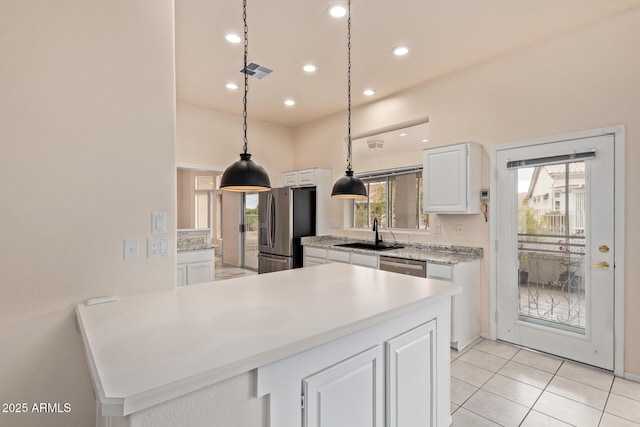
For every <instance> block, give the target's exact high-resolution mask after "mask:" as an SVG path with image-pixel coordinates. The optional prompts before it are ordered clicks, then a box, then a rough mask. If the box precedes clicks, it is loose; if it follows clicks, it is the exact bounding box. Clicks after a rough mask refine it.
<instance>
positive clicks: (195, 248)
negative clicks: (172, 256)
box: [177, 243, 218, 252]
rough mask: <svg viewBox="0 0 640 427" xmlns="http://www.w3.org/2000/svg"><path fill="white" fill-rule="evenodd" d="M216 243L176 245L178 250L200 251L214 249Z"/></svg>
mask: <svg viewBox="0 0 640 427" xmlns="http://www.w3.org/2000/svg"><path fill="white" fill-rule="evenodd" d="M217 247H218V245H213V244H211V243H209V244H208V245H207V244H203V245H191V246H182V247H180V246H178V249H177V250H178V252H187V251H202V250H205V249H215V248H217Z"/></svg>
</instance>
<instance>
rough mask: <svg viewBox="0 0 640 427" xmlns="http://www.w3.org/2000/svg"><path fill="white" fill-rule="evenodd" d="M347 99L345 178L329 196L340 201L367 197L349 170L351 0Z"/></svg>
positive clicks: (362, 187) (361, 183) (348, 11)
mask: <svg viewBox="0 0 640 427" xmlns="http://www.w3.org/2000/svg"><path fill="white" fill-rule="evenodd" d="M347 98H348V100H349V101H348V108H347V115H348V121H347V170H346V172H345V176H343V177H342V178H340V179H339V180H337V181H336V183H335V184H333V191H332V192H331V195H332V196H334V197H338V198H340V199H360V198H366V197H367V188H366V187H365V185H364V183H363V182H362V181H361V180H360V179H358V178H356V177H355V176H353V170H352V169H351V0H348V1H347Z"/></svg>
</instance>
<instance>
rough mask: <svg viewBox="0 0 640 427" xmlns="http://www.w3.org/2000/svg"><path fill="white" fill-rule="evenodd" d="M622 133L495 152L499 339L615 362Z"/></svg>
mask: <svg viewBox="0 0 640 427" xmlns="http://www.w3.org/2000/svg"><path fill="white" fill-rule="evenodd" d="M613 145H614V144H613V136H612V135H602V136H597V137H589V138H582V139H573V140H567V141H557V142H552V143H540V144H533V145H521V146H519V147H512V148H505V149H503V150H498V151H497V152H496V171H497V186H496V188H497V190H496V193H497V194H495V197H494V202H493V203H494V204H495V210H494V212H495V213H496V225H497V228H496V234H495V235H496V242H495V248H496V253H495V254H492V256H495V258H494V259H495V266H496V270H495V271H496V279H495V280H496V307H497V311H496V313H494V316H495V319H496V333H497V338H498V339H500V340H503V341H507V342H511V343H514V344H518V345H521V346H524V347H529V348H533V349H536V350H540V351H544V352H547V353H551V354H556V355H558V356H562V357H565V358H567V359H572V360H577V361H580V362H583V363H587V364H589V365H593V366H599V367H601V368H605V369H613V354H614V341H613V331H614V329H613V319H614V314H615V313H614V293H613V291H614V269H613V266H614V265H615V262H614V261H615V258H614V256H615V254H614V251H613V248H614V216H613V207H614V196H613V195H614V180H613V176H614V174H613V171H614V153H613Z"/></svg>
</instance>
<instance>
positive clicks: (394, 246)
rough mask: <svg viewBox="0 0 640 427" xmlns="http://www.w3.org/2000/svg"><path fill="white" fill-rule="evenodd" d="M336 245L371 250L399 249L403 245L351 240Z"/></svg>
mask: <svg viewBox="0 0 640 427" xmlns="http://www.w3.org/2000/svg"><path fill="white" fill-rule="evenodd" d="M334 246H338V247H341V248H352V249H369V250H372V251H388V250H390V249H400V248H404V246H401V245H398V244H395V243H386V242H381V243H378V244H377V245H376V244H375V243H367V242H351V243H340V244H338V245H334Z"/></svg>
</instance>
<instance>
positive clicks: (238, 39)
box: [224, 33, 242, 44]
mask: <svg viewBox="0 0 640 427" xmlns="http://www.w3.org/2000/svg"><path fill="white" fill-rule="evenodd" d="M224 38H225V39H227V41H228V42H229V43H233V44H238V43H240V42H241V41H242V38H241V37H240V36H239V35H237V34H233V33H229V34H227V35H226V36H224Z"/></svg>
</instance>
